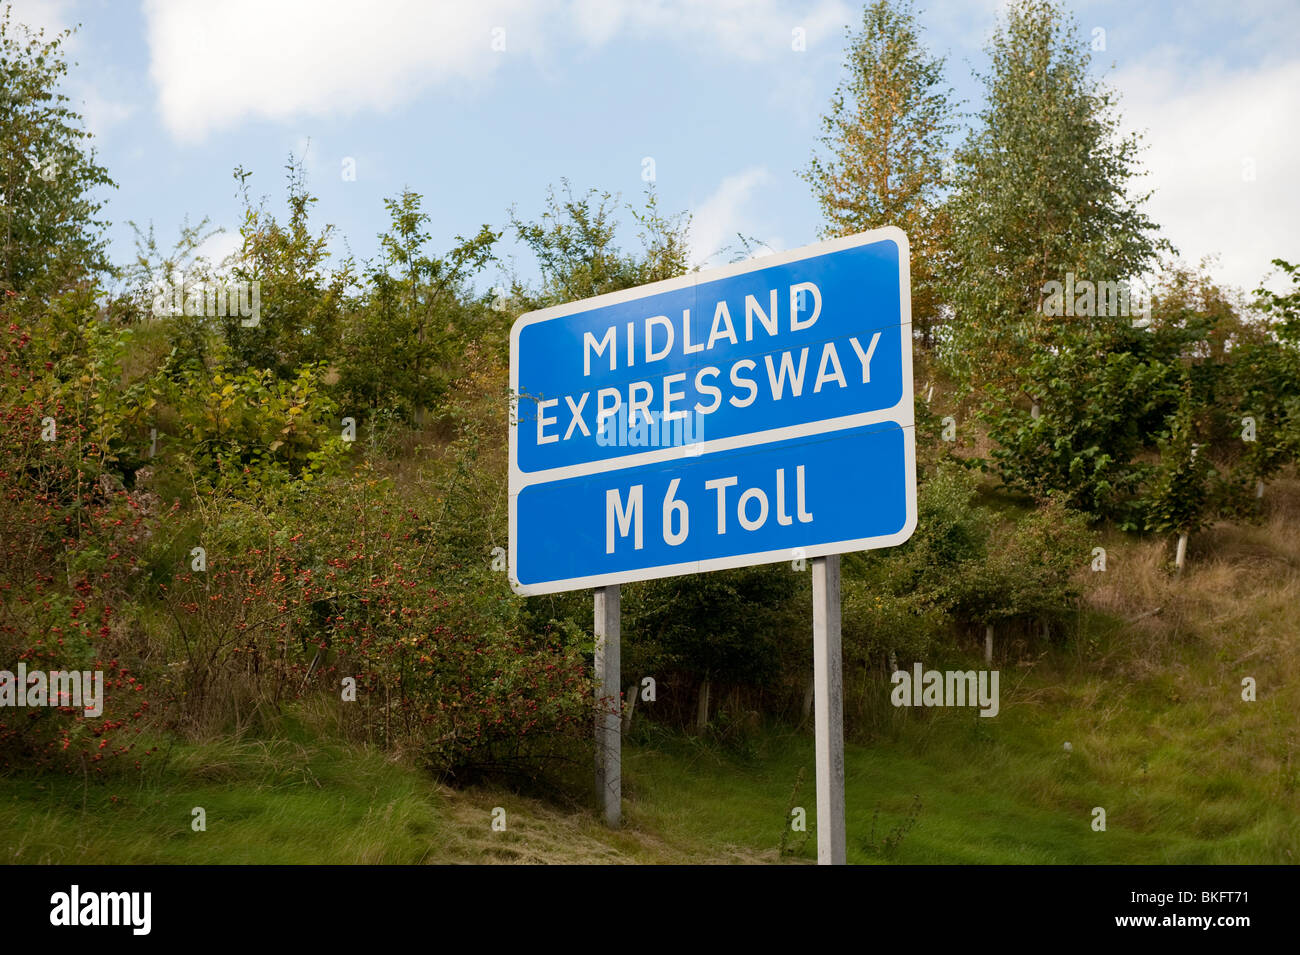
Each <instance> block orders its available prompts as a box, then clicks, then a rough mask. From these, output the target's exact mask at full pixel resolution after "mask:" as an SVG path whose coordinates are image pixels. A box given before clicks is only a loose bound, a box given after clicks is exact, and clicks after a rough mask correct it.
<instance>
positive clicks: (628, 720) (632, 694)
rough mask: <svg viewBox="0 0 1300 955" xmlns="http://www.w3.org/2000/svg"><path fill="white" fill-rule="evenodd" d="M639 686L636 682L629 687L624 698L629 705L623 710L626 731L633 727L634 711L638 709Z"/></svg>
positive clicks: (624, 730)
mask: <svg viewBox="0 0 1300 955" xmlns="http://www.w3.org/2000/svg"><path fill="white" fill-rule="evenodd" d="M638 689H639V688H638V687H637V685H636V684H635V683H633V684H632V685H631V686H630V687H628V688H627V693H626V694H625V696H624V699H625V700H627V707H626V709H624V710H623V732H624V733H626V732H627V731H628V730H629V729H631V727H632V711H633V710H635V709H636V697H637V690H638Z"/></svg>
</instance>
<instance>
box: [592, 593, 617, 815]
mask: <svg viewBox="0 0 1300 955" xmlns="http://www.w3.org/2000/svg"><path fill="white" fill-rule="evenodd" d="M595 603H596V627H595V634H596V699H598V700H600V701H601V706H600V709H599V710H597V713H596V798H597V800H599V802H600V805H601V808H602V810H603V811H604V813H605V824H606V825H607V826H609V827H610V828H611V829H617V828H618V827H619V823H620V822H621V821H622V815H623V779H622V763H623V726H622V716H623V714H622V712H621V710H620V708H619V705H618V704H619V699H620V697H619V669H620V661H619V649H620V647H619V643H620V636H621V634H620V632H619V631H620V626H621V621H620V619H619V587H618V584H610V585H609V586H608V587H597V588H596V600H595ZM611 697H612V698H613V699H612V701H611Z"/></svg>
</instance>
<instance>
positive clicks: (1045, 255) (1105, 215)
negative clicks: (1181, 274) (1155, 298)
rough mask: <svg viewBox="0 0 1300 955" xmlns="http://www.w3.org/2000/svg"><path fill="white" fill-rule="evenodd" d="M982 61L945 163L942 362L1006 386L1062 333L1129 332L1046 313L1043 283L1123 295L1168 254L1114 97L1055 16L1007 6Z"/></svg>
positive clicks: (1073, 30) (1031, 2) (1052, 10)
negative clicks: (1120, 287) (947, 312)
mask: <svg viewBox="0 0 1300 955" xmlns="http://www.w3.org/2000/svg"><path fill="white" fill-rule="evenodd" d="M988 54H989V58H990V60H991V65H990V69H989V72H988V73H987V74H986V75H984V76H982V77H980V79H981V80H982V82H983V84H984V87H985V93H986V102H985V105H984V108H983V110H982V111H981V112H980V114H979V122H978V124H977V125H976V127H975V128H974V129H972V130H971V132H970V134H969V135H968V136H967V138H966V141H965V142H964V144H963V145H962V146H961V147H960V148H959V149H958V150H957V153H956V181H957V182H958V183H959V188H958V190H957V192H956V193H955V195H954V196H953V198H952V201H951V208H952V217H953V246H952V252H953V256H952V263H951V265H952V270H951V272H950V274H949V277H948V282H947V287H948V289H949V297H950V300H951V303H952V305H953V308H954V317H953V321H952V323H951V326H950V331H951V334H948V335H945V336H944V340H943V342H942V349H941V351H942V353H943V355H944V357H945V358H946V359H947V363H948V365H949V366H950V368H952V370H953V371H954V372H955V373H956V374H957V376H958V378H959V380H961V381H963V382H964V383H965V384H967V385H970V384H971V383H972V382H974V381H975V380H976V379H977V378H979V379H981V380H987V379H999V378H1001V379H1004V380H1005V379H1006V378H1008V377H1009V374H1008V373H1009V372H1011V371H1012V370H1014V369H1016V368H1019V367H1021V366H1023V365H1024V364H1025V362H1026V360H1027V357H1028V355H1029V354H1031V353H1032V352H1033V351H1036V350H1038V349H1041V348H1044V347H1050V346H1051V344H1052V343H1053V341H1054V338H1055V336H1056V333H1057V332H1058V331H1059V330H1060V329H1062V328H1068V327H1069V326H1076V327H1077V326H1083V327H1084V328H1089V327H1095V326H1098V325H1104V324H1108V323H1112V322H1114V320H1115V319H1117V318H1119V319H1121V320H1122V321H1125V322H1127V321H1128V317H1127V316H1118V315H1113V314H1108V315H1099V314H1098V311H1100V310H1099V309H1097V308H1096V307H1095V301H1094V306H1093V307H1091V308H1087V307H1085V308H1084V309H1082V311H1084V312H1085V313H1086V314H1083V315H1079V314H1077V312H1078V311H1079V310H1076V309H1073V308H1071V309H1067V310H1065V311H1066V315H1064V316H1051V315H1050V314H1045V311H1048V312H1050V311H1051V309H1047V310H1045V309H1044V304H1045V302H1046V301H1047V296H1048V287H1047V283H1049V282H1059V283H1062V284H1064V283H1066V282H1067V277H1068V276H1070V275H1071V274H1072V275H1073V276H1075V277H1078V278H1081V279H1086V280H1088V281H1093V282H1096V281H1105V282H1115V283H1120V282H1125V281H1128V280H1131V279H1132V278H1134V277H1135V276H1138V275H1140V274H1142V273H1143V271H1144V270H1145V269H1146V267H1147V266H1148V265H1149V264H1150V263H1151V262H1152V261H1153V260H1154V257H1155V256H1156V254H1157V253H1158V251H1159V250H1160V249H1162V248H1165V247H1167V244H1166V243H1162V242H1160V241H1158V240H1157V239H1156V238H1155V237H1154V233H1155V229H1156V227H1155V225H1154V224H1153V223H1152V221H1151V220H1150V219H1148V218H1147V216H1146V215H1145V214H1144V213H1143V212H1142V208H1141V207H1142V203H1143V202H1144V201H1145V199H1146V195H1142V194H1138V195H1134V194H1133V189H1132V186H1133V180H1134V178H1135V177H1136V176H1137V174H1138V168H1137V153H1138V149H1139V141H1138V139H1137V138H1136V137H1134V136H1124V135H1122V134H1121V132H1120V130H1119V122H1120V121H1119V117H1118V116H1117V114H1116V112H1115V109H1114V106H1115V98H1114V95H1113V94H1112V93H1111V92H1109V91H1108V90H1106V89H1105V88H1103V87H1102V86H1101V85H1100V84H1098V83H1096V82H1094V81H1092V80H1090V79H1089V77H1088V67H1089V61H1090V54H1089V52H1088V49H1087V47H1086V46H1085V45H1084V44H1083V42H1082V41H1081V40H1080V39H1079V37H1078V31H1077V27H1076V25H1075V24H1074V23H1073V21H1071V20H1069V19H1067V16H1066V14H1065V13H1064V12H1063V11H1062V10H1061V8H1060V7H1058V6H1057V5H1056V4H1055V3H1053V2H1051V0H1014V2H1013V3H1012V4H1011V5H1010V7H1009V8H1008V10H1007V14H1006V20H1005V22H1004V23H1003V24H1002V25H1001V27H1000V28H999V29H998V30H997V32H996V33H995V34H994V36H993V39H992V41H991V42H990V44H989V46H988ZM1070 280H1071V281H1072V279H1070ZM1073 304H1074V303H1071V305H1073ZM1081 304H1083V305H1085V306H1086V305H1087V304H1088V303H1087V301H1084V302H1082V303H1081ZM1070 313H1075V314H1074V315H1073V316H1071V315H1070Z"/></svg>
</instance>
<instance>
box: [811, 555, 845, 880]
mask: <svg viewBox="0 0 1300 955" xmlns="http://www.w3.org/2000/svg"><path fill="white" fill-rule="evenodd" d="M812 584H813V681H814V683H815V690H814V703H813V708H814V709H815V711H816V722H817V729H816V739H817V863H818V864H819V865H843V864H844V862H845V858H846V857H845V838H844V669H843V665H842V662H841V659H840V557H839V555H838V554H832V555H830V556H829V557H815V558H813V565H812Z"/></svg>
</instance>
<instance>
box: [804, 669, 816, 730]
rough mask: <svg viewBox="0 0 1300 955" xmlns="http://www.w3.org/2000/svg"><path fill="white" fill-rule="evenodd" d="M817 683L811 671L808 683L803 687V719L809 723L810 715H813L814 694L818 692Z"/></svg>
mask: <svg viewBox="0 0 1300 955" xmlns="http://www.w3.org/2000/svg"><path fill="white" fill-rule="evenodd" d="M816 687H817V683H816V680H815V679H814V677H813V675H812V674H811V673H809V674H808V683H807V684H806V685H805V686H804V688H803V719H802V722H804V723H807V722H808V717H809V716H811V715H812V707H813V694H814V693H815V692H816Z"/></svg>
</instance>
